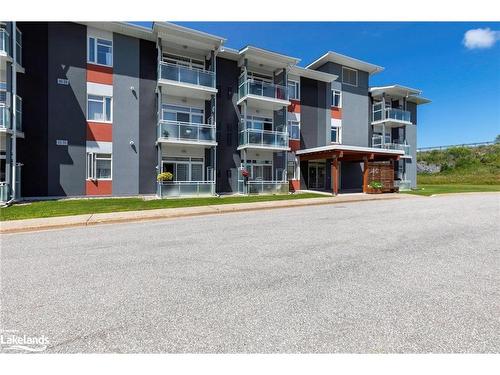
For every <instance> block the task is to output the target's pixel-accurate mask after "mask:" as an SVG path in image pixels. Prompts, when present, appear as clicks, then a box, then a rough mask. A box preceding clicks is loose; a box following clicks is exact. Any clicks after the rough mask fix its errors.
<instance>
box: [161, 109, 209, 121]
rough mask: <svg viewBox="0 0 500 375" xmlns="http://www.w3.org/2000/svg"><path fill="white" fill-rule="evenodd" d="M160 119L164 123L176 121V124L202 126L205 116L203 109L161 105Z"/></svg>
mask: <svg viewBox="0 0 500 375" xmlns="http://www.w3.org/2000/svg"><path fill="white" fill-rule="evenodd" d="M162 119H163V120H164V121H178V122H188V123H194V124H203V123H204V120H205V116H204V111H203V109H200V108H191V107H183V106H179V105H170V104H163V105H162Z"/></svg>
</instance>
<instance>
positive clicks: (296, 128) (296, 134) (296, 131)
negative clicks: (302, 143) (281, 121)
mask: <svg viewBox="0 0 500 375" xmlns="http://www.w3.org/2000/svg"><path fill="white" fill-rule="evenodd" d="M288 135H289V137H290V139H297V140H300V122H299V121H292V120H290V121H288Z"/></svg>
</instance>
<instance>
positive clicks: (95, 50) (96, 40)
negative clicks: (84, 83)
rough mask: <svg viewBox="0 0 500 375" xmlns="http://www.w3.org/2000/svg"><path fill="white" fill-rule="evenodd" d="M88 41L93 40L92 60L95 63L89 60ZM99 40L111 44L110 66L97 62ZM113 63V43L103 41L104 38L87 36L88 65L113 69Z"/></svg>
mask: <svg viewBox="0 0 500 375" xmlns="http://www.w3.org/2000/svg"><path fill="white" fill-rule="evenodd" d="M90 39H94V58H95V61H92V60H90V56H89V50H90ZM99 40H105V41H106V42H110V43H111V64H110V65H108V64H101V63H99V62H97V45H98V44H99ZM107 47H110V46H107ZM113 61H114V58H113V41H112V40H108V39H105V38H99V37H96V36H91V35H89V36H87V62H88V63H89V64H93V65H99V66H106V67H108V68H112V67H113Z"/></svg>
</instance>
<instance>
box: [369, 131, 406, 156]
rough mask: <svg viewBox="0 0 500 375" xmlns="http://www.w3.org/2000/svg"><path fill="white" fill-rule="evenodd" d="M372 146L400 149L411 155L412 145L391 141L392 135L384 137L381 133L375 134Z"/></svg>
mask: <svg viewBox="0 0 500 375" xmlns="http://www.w3.org/2000/svg"><path fill="white" fill-rule="evenodd" d="M372 146H373V147H376V148H384V149H386V150H400V151H403V152H404V154H405V156H409V155H410V145H408V144H406V143H400V142H396V141H391V139H390V137H386V138H385V139H383V136H381V135H374V136H373V137H372Z"/></svg>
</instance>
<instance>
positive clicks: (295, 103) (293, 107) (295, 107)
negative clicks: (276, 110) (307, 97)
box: [288, 99, 300, 113]
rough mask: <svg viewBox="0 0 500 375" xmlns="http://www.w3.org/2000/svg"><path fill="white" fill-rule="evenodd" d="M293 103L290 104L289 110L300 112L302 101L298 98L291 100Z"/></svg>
mask: <svg viewBox="0 0 500 375" xmlns="http://www.w3.org/2000/svg"><path fill="white" fill-rule="evenodd" d="M290 102H291V103H292V104H290V105H289V106H288V112H295V113H300V101H298V100H293V99H292V100H290Z"/></svg>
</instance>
